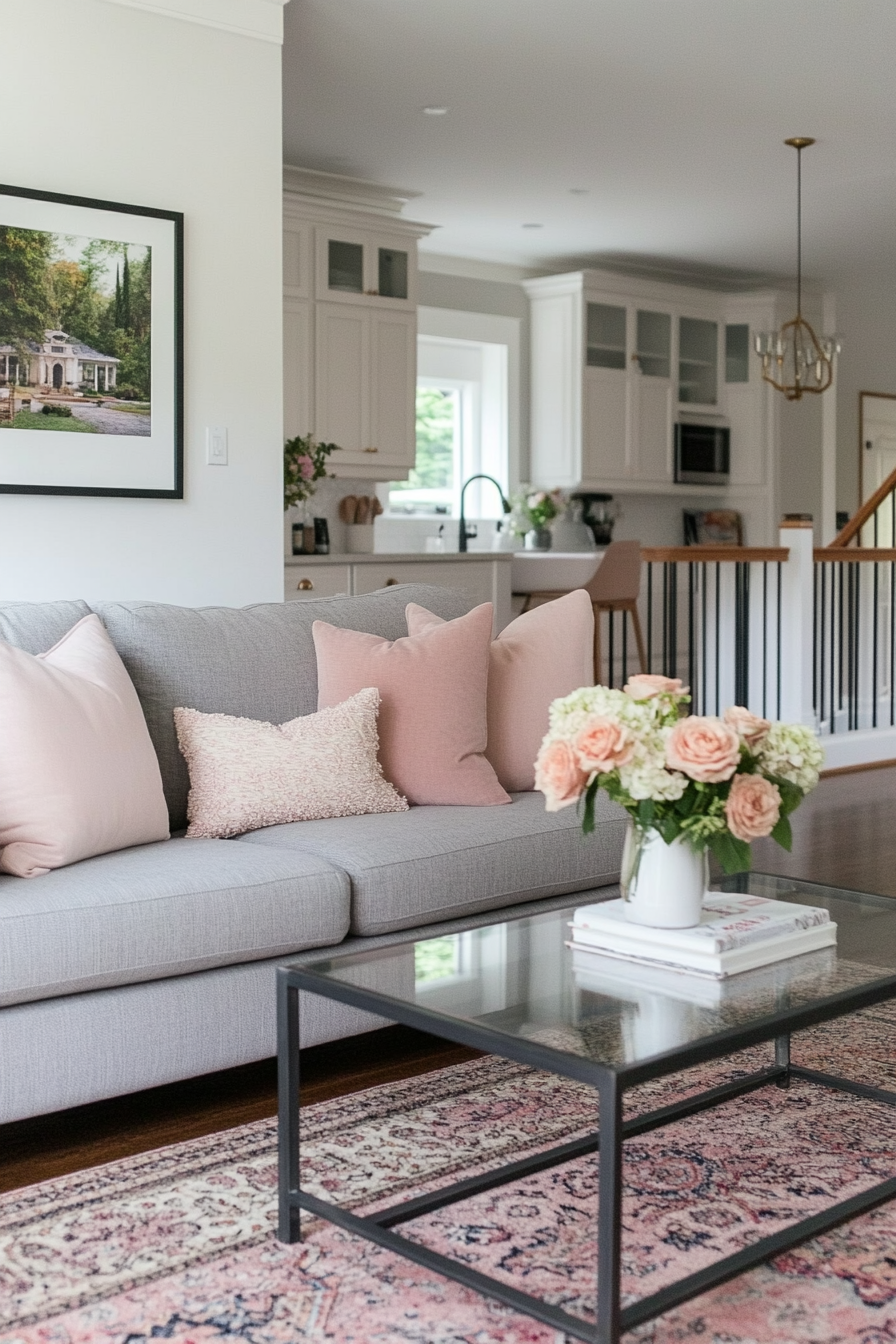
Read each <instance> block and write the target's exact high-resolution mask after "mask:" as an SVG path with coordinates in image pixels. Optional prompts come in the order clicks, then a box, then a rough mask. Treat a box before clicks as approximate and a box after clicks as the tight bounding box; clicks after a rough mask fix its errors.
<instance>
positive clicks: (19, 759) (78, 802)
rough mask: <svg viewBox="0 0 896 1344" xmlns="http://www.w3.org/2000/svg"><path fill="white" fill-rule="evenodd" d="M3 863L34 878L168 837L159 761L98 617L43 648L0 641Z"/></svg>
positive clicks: (0, 838)
mask: <svg viewBox="0 0 896 1344" xmlns="http://www.w3.org/2000/svg"><path fill="white" fill-rule="evenodd" d="M0 723H2V725H3V740H2V744H0V847H2V848H0V869H2V871H3V872H5V873H12V874H13V875H14V876H16V877H37V876H38V875H39V874H41V873H47V872H49V871H50V869H51V868H64V867H65V865H66V864H69V863H76V862H77V861H78V860H79V859H87V858H90V857H91V855H93V854H108V853H110V852H111V851H112V850H115V849H127V848H129V847H130V846H131V845H146V844H149V843H151V842H152V841H154V840H167V839H168V807H167V805H166V803H165V795H164V793H163V792H162V776H161V774H160V773H159V762H158V760H157V758H156V753H155V751H154V750H153V745H152V742H151V741H150V737H149V730H148V729H147V727H146V720H145V719H144V717H143V710H142V709H141V707H140V701H139V700H138V699H137V692H136V691H135V690H134V685H133V682H132V681H131V679H130V677H129V676H128V674H127V670H126V668H125V665H124V663H123V662H122V661H121V658H120V657H119V656H118V652H117V651H116V649H115V646H114V644H113V643H112V641H111V639H110V638H109V636H108V634H107V633H106V629H105V626H104V625H103V623H102V621H101V620H100V618H99V617H98V616H94V615H91V616H84V617H83V618H82V619H81V620H80V621H78V623H77V625H75V626H73V627H72V628H71V630H69V632H68V633H67V634H66V635H63V637H62V639H60V641H59V643H58V644H54V646H53V648H52V649H50V650H49V651H48V652H47V653H41V654H38V656H37V657H34V655H33V654H30V653H25V652H24V651H23V650H22V649H16V648H13V646H12V645H11V644H6V643H4V642H2V641H0Z"/></svg>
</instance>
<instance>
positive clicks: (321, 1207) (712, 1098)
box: [277, 966, 896, 1344]
mask: <svg viewBox="0 0 896 1344" xmlns="http://www.w3.org/2000/svg"><path fill="white" fill-rule="evenodd" d="M300 989H301V990H303V991H305V992H307V993H312V994H321V995H323V996H324V997H326V998H332V999H336V1000H338V1001H339V1002H341V1003H345V1004H349V1005H350V1006H351V1007H355V1008H363V1009H367V1010H368V1011H371V1012H375V1013H378V1014H379V1015H380V1016H382V1017H386V1018H388V1019H389V1020H391V1021H394V1022H400V1023H403V1024H404V1025H406V1026H409V1027H416V1028H418V1029H420V1030H422V1031H428V1032H431V1033H432V1034H433V1035H435V1036H440V1037H442V1038H443V1039H446V1040H450V1041H454V1042H456V1043H458V1044H460V1045H467V1046H471V1047H473V1048H475V1049H478V1050H484V1051H487V1052H488V1053H489V1054H496V1055H499V1056H502V1057H503V1058H505V1059H512V1060H514V1061H516V1062H517V1063H521V1064H528V1065H531V1066H532V1067H533V1068H537V1069H544V1070H545V1071H547V1072H550V1073H554V1074H560V1075H562V1076H565V1077H569V1078H573V1079H576V1080H577V1081H578V1082H584V1083H588V1084H590V1085H591V1086H593V1087H594V1088H595V1090H596V1091H597V1094H598V1098H599V1101H600V1112H599V1131H598V1132H596V1133H594V1134H590V1135H586V1136H584V1137H582V1138H578V1139H573V1140H571V1141H570V1142H567V1143H563V1144H560V1145H559V1146H557V1147H554V1148H551V1149H549V1150H547V1151H545V1152H540V1153H534V1154H532V1155H531V1156H529V1157H524V1158H521V1159H519V1160H518V1161H516V1162H510V1163H506V1164H504V1165H503V1166H501V1167H498V1168H496V1169H495V1170H493V1171H490V1172H486V1173H483V1174H482V1175H479V1176H473V1177H470V1178H468V1179H466V1180H461V1181H455V1182H453V1183H452V1184H451V1185H448V1186H445V1187H443V1188H442V1189H440V1190H435V1191H432V1192H431V1193H429V1194H425V1195H420V1196H418V1197H417V1198H416V1199H409V1200H405V1201H403V1202H400V1203H398V1204H393V1205H391V1206H390V1207H388V1208H385V1209H381V1210H380V1211H379V1212H377V1213H373V1214H368V1215H366V1216H363V1217H361V1216H359V1215H358V1214H355V1213H352V1212H351V1211H350V1210H348V1209H342V1208H339V1207H338V1206H337V1205H335V1204H330V1203H328V1202H326V1201H325V1200H322V1199H318V1198H317V1196H316V1195H312V1194H309V1193H308V1192H307V1191H303V1190H302V1189H301V1184H300V1175H299V990H300ZM893 998H896V975H890V976H882V977H881V979H880V980H878V981H875V982H874V983H873V984H872V985H868V986H864V987H861V988H858V989H852V990H845V991H842V992H841V993H839V994H836V995H833V996H831V997H830V998H828V999H826V1000H824V1001H823V1002H820V1003H817V1004H812V1005H809V1006H803V1007H797V1008H789V1007H785V1008H783V1009H781V1010H779V1011H776V1012H775V1013H774V1014H771V1015H769V1016H766V1017H764V1018H761V1019H758V1020H756V1021H754V1022H751V1023H750V1024H749V1025H747V1026H740V1027H731V1028H729V1029H727V1030H726V1031H724V1032H721V1033H719V1034H717V1035H715V1036H712V1037H708V1038H707V1039H706V1040H704V1041H699V1042H697V1043H696V1044H692V1045H688V1046H683V1047H680V1048H677V1049H675V1050H671V1051H668V1052H666V1053H665V1054H663V1055H656V1056H653V1057H652V1058H650V1059H648V1060H646V1061H644V1062H643V1063H636V1064H632V1065H624V1066H620V1067H618V1068H610V1067H608V1066H606V1065H601V1064H597V1063H595V1062H594V1061H593V1060H589V1059H586V1058H584V1057H580V1056H576V1055H562V1054H560V1052H558V1051H555V1050H551V1049H550V1048H549V1047H546V1046H544V1045H541V1044H540V1043H538V1042H536V1041H530V1040H524V1039H520V1038H514V1037H511V1036H507V1035H502V1034H500V1033H498V1032H496V1031H492V1030H491V1029H490V1028H488V1027H487V1026H482V1025H480V1024H479V1023H477V1022H475V1021H468V1020H464V1019H461V1018H452V1017H448V1016H446V1015H444V1014H441V1013H438V1012H435V1011H433V1010H432V1009H427V1008H421V1007H419V1006H417V1005H414V1004H409V1003H404V1002H402V1001H400V1000H397V999H392V998H390V997H388V996H387V995H384V994H378V993H376V992H375V991H373V990H367V989H363V988H361V987H360V986H357V985H350V984H346V983H343V982H341V981H338V980H332V979H329V978H327V977H326V976H325V975H320V974H315V973H314V972H313V971H309V970H307V969H306V968H304V967H301V966H281V967H280V968H278V971H277V1054H278V1089H279V1164H280V1170H279V1225H278V1236H279V1238H280V1240H281V1241H284V1242H290V1243H291V1242H297V1241H300V1240H301V1232H300V1227H299V1220H300V1210H301V1209H305V1210H307V1211H308V1212H309V1213H312V1214H315V1215H317V1216H319V1217H321V1218H324V1219H326V1220H327V1221H329V1222H331V1223H335V1224H337V1225H338V1226H339V1227H343V1228H345V1229H346V1230H347V1231H349V1232H353V1233H356V1234H357V1235H358V1236H361V1237H365V1238H366V1239H367V1240H368V1241H372V1242H375V1243H377V1244H378V1245H380V1246H384V1247H386V1248H387V1249H388V1250H391V1251H394V1252H396V1253H397V1254H399V1255H403V1256H405V1257H406V1258H407V1259H409V1260H413V1261H416V1263H417V1264H420V1265H423V1266H425V1267H426V1268H427V1269H430V1270H433V1271H434V1272H436V1273H438V1274H442V1275H444V1276H445V1277H447V1278H450V1279H454V1280H456V1281H457V1282H459V1283H462V1284H464V1285H465V1286H466V1287H467V1288H472V1289H475V1290H476V1291H477V1292H479V1293H482V1294H483V1295H484V1296H487V1297H491V1298H494V1299H496V1300H497V1301H499V1302H503V1303H504V1304H505V1305H507V1306H509V1307H512V1308H514V1309H515V1310H516V1311H519V1312H522V1313H524V1314H526V1315H528V1316H532V1317H534V1318H535V1319H536V1320H538V1321H542V1322H543V1323H544V1324H545V1325H549V1326H551V1327H553V1328H554V1329H555V1330H559V1331H565V1332H566V1333H567V1334H568V1335H571V1336H573V1337H574V1338H575V1339H580V1340H585V1341H587V1344H618V1340H619V1337H620V1335H621V1334H623V1333H624V1332H625V1331H626V1330H632V1329H634V1327H635V1326H637V1325H640V1324H642V1322H644V1321H648V1320H651V1319H653V1317H655V1316H659V1315H661V1314H662V1313H663V1312H665V1311H670V1310H671V1309H672V1308H673V1307H677V1306H680V1305H681V1304H682V1303H683V1302H687V1301H688V1300H689V1299H690V1298H693V1297H696V1296H698V1295H699V1294H700V1293H704V1292H706V1291H707V1290H708V1289H709V1288H713V1287H715V1286H716V1285H717V1284H720V1283H725V1282H727V1281H728V1280H729V1279H733V1278H735V1277H736V1276H737V1275H738V1274H742V1273H744V1272H745V1271H746V1270H748V1269H752V1268H754V1267H755V1266H757V1265H760V1264H762V1263H763V1262H764V1261H766V1260H769V1259H771V1258H772V1257H773V1256H775V1255H780V1254H781V1253H782V1252H784V1251H787V1250H789V1249H790V1248H791V1247H794V1246H797V1245H799V1244H800V1243H801V1242H804V1241H807V1240H808V1239H809V1238H810V1237H814V1236H818V1235H819V1234H820V1233H822V1232H826V1231H828V1230H829V1229H831V1228H833V1227H836V1226H837V1225H838V1224H840V1223H843V1222H846V1221H848V1220H849V1219H850V1218H854V1217H856V1215H858V1214H860V1213H863V1212H866V1211H867V1210H868V1209H872V1208H874V1207H875V1206H877V1205H879V1204H882V1203H884V1202H885V1201H886V1200H888V1199H890V1198H892V1197H893V1196H894V1195H896V1177H892V1178H890V1179H888V1180H886V1181H882V1182H880V1183H879V1184H877V1185H874V1186H871V1187H870V1188H869V1189H867V1190H864V1191H862V1192H861V1193H860V1194H858V1195H854V1196H852V1198H850V1199H847V1200H843V1201H842V1202H841V1203H839V1204H835V1205H832V1206H831V1207H830V1208H829V1209H826V1210H824V1211H822V1212H820V1213H816V1214H813V1215H812V1216H811V1217H809V1218H803V1219H801V1220H800V1221H799V1222H797V1223H794V1224H792V1225H791V1226H790V1227H786V1228H783V1229H782V1230H780V1231H779V1232H776V1233H774V1235H773V1236H769V1237H763V1238H762V1239H761V1240H759V1241H756V1242H754V1243H752V1245H750V1246H747V1247H744V1248H743V1249H742V1250H740V1251H736V1252H735V1253H734V1254H733V1255H729V1256H725V1257H724V1258H723V1259H722V1260H719V1261H717V1262H716V1263H715V1264H713V1265H708V1266H707V1267H706V1268H705V1269H702V1270H698V1271H697V1273H694V1274H690V1275H688V1276H687V1277H686V1278H683V1279H679V1280H678V1281H677V1282H676V1283H672V1284H669V1285H668V1286H667V1287H665V1288H662V1289H660V1290H659V1291H658V1292H655V1293H652V1294H650V1296H649V1297H644V1298H641V1299H640V1300H639V1301H637V1302H633V1303H632V1304H631V1305H629V1306H626V1307H623V1306H622V1305H621V1301H620V1267H621V1240H622V1145H623V1142H624V1141H625V1139H627V1138H633V1137H634V1136H636V1135H639V1134H645V1133H648V1132H649V1131H650V1130H653V1129H659V1128H661V1127H662V1126H663V1125H668V1124H670V1123H672V1122H673V1121H676V1120H681V1119H684V1118H685V1117H686V1116H689V1115H695V1114H697V1113H698V1112H700V1111H705V1110H709V1109H710V1108H712V1107H714V1106H718V1105H720V1104H722V1103H723V1102H726V1101H731V1100H733V1099H734V1098H736V1097H740V1096H744V1095H745V1094H747V1093H749V1092H753V1091H756V1090H757V1089H758V1088H761V1087H766V1086H769V1085H775V1084H776V1085H777V1086H779V1087H786V1086H788V1084H789V1082H790V1079H791V1078H800V1079H804V1080H806V1081H808V1082H813V1083H817V1084H820V1085H821V1086H823V1087H830V1088H835V1089H836V1090H838V1091H842V1092H849V1093H852V1094H853V1095H854V1096H859V1097H864V1098H867V1099H869V1100H871V1101H877V1102H883V1103H885V1104H887V1105H890V1106H896V1092H889V1091H885V1090H883V1089H882V1088H877V1087H870V1086H868V1085H866V1084H864V1083H857V1082H852V1081H851V1080H850V1079H847V1078H840V1077H837V1076H835V1075H832V1074H828V1073H822V1072H819V1071H817V1070H815V1069H807V1068H802V1067H800V1066H799V1065H796V1064H793V1063H791V1059H790V1035H791V1033H792V1032H796V1031H802V1030H804V1029H805V1028H806V1027H812V1026H816V1025H818V1024H819V1023H821V1022H829V1021H832V1020H834V1019H835V1018H838V1017H844V1016H846V1015H847V1014H848V1013H852V1012H857V1011H858V1010H859V1009H861V1008H868V1007H871V1006H872V1005H874V1004H876V1003H883V1002H886V1001H887V1000H889V999H893ZM772 1040H773V1041H774V1042H775V1063H774V1064H773V1065H770V1066H769V1067H768V1068H765V1069H761V1070H759V1071H757V1072H756V1073H752V1074H749V1075H746V1076H745V1077H743V1078H738V1079H736V1080H733V1081H732V1082H729V1083H724V1084H722V1085H721V1086H719V1087H714V1088H710V1089H709V1090H708V1091H704V1092H700V1093H697V1094H695V1095H694V1096H690V1097H686V1098H684V1099H683V1100H681V1101H677V1102H674V1103H672V1104H671V1105H668V1106H662V1107H660V1108H659V1109H657V1110H654V1111H649V1112H647V1113H645V1114H642V1115H635V1116H632V1117H631V1118H629V1119H624V1118H623V1114H622V1099H623V1094H624V1092H625V1091H626V1090H627V1089H629V1088H631V1087H635V1086H637V1084H639V1083H644V1082H648V1081H650V1080H651V1079H656V1078H662V1077H665V1076H667V1075H669V1074H672V1073H678V1072H680V1071H682V1070H685V1069H688V1068H691V1067H693V1066H694V1065H697V1064H702V1063H706V1062H708V1061H710V1060H713V1059H721V1058H723V1057H724V1056H726V1055H730V1054H733V1053H734V1052H735V1051H737V1050H742V1049H744V1048H746V1047H747V1046H751V1045H758V1044H760V1043H762V1042H764V1041H772ZM592 1152H597V1153H598V1161H599V1168H598V1174H599V1185H598V1192H599V1193H598V1227H597V1261H598V1263H597V1313H596V1315H597V1319H596V1324H595V1323H592V1322H591V1321H586V1320H584V1319H582V1318H581V1317H578V1316H573V1315H571V1314H570V1313H569V1312H567V1311H564V1310H563V1309H562V1308H560V1307H553V1306H551V1305H550V1304H548V1303H546V1302H543V1301H542V1300H541V1299H539V1298H536V1297H532V1296H531V1295H530V1294H528V1293H523V1292H520V1291H519V1290H518V1289H516V1288H513V1287H511V1286H510V1285H509V1284H505V1283H501V1282H499V1281H498V1280H497V1279H493V1278H491V1277H489V1276H488V1275H486V1274H481V1273H480V1272H479V1271H478V1270H475V1269H472V1268H470V1267H469V1266H468V1265H464V1264H461V1263H460V1262H459V1261H457V1260H452V1259H450V1258H449V1257H447V1256H445V1255H441V1254H440V1253H439V1252H437V1251H433V1250H430V1249H429V1248H428V1247H427V1246H424V1245H421V1244H420V1243H419V1242H415V1241H409V1240H408V1239H407V1238H406V1237H401V1236H399V1235H398V1234H397V1233H396V1232H393V1231H392V1230H391V1229H392V1228H394V1227H398V1226H399V1225H400V1224H402V1223H406V1222H409V1221H411V1220H412V1219H414V1218H420V1217H422V1216H423V1215H424V1214H427V1213H432V1212H433V1211H435V1210H436V1209H441V1208H445V1207H446V1206H447V1205H450V1204H454V1203H456V1202H458V1201H459V1200H463V1199H468V1198H470V1196H472V1195H475V1194H478V1193H480V1192H482V1191H485V1190H491V1189H494V1188H495V1187H496V1186H500V1185H505V1184H507V1183H508V1182H510V1181H515V1180H519V1179H520V1178H521V1177H524V1176H527V1175H531V1174H533V1173H534V1172H538V1171H544V1170H546V1169H548V1168H550V1167H554V1166H557V1165H559V1164H560V1163H563V1162H568V1161H570V1160H571V1159H572V1158H575V1157H579V1156H581V1155H583V1154H585V1153H592Z"/></svg>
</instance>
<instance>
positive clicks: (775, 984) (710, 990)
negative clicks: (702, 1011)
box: [569, 933, 836, 1011]
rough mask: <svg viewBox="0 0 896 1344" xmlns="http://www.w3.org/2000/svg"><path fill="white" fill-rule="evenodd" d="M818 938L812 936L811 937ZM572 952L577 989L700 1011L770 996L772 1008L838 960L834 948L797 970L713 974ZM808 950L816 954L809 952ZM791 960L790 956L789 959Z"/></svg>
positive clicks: (801, 961) (802, 961) (777, 967)
mask: <svg viewBox="0 0 896 1344" xmlns="http://www.w3.org/2000/svg"><path fill="white" fill-rule="evenodd" d="M810 936H811V937H813V938H814V937H815V936H816V935H815V934H814V933H813V934H811V935H810ZM569 946H570V947H571V948H572V973H573V980H574V982H575V986H576V989H585V990H588V991H589V992H590V993H592V994H603V995H607V996H609V997H612V998H617V999H623V1000H627V1001H629V1002H638V1001H639V1000H640V999H641V998H642V997H643V995H644V994H653V995H660V996H662V997H663V998H670V999H676V1000H679V1001H681V1002H683V1003H690V1004H695V1005H696V1006H697V1007H700V1008H718V1007H719V1005H720V1004H723V1003H739V1002H742V1001H744V1000H745V999H751V1000H752V999H753V998H754V997H756V998H757V999H762V998H763V997H768V996H771V999H772V1002H771V1003H770V1005H769V1010H770V1011H771V1009H772V1008H773V1007H774V995H775V993H776V992H777V991H778V990H779V989H780V988H781V987H782V986H783V985H785V984H786V985H792V984H793V983H794V982H796V983H797V984H799V983H801V982H803V981H807V980H811V979H812V978H813V977H814V976H817V975H818V974H819V973H822V972H824V971H825V970H829V969H830V964H831V959H832V958H834V957H836V953H835V952H834V950H833V949H832V948H826V949H819V950H816V951H815V956H812V957H809V958H804V957H803V956H800V957H799V958H798V961H797V964H796V965H795V966H794V967H792V968H791V967H789V966H785V965H784V964H782V962H781V961H776V962H774V963H771V964H766V965H765V966H763V967H756V968H755V969H753V971H752V973H751V974H738V975H735V976H730V975H729V976H709V975H702V974H695V973H694V971H691V970H688V969H686V968H682V967H678V966H666V965H663V964H662V963H660V962H643V961H633V960H631V959H630V958H627V957H611V956H608V955H607V954H606V953H604V952H598V951H597V950H596V948H590V947H589V948H584V947H577V946H575V945H574V944H572V943H570V944H569ZM805 951H807V952H810V951H813V949H812V948H806V949H805ZM788 960H790V958H789V957H788Z"/></svg>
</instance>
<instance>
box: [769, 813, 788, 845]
mask: <svg viewBox="0 0 896 1344" xmlns="http://www.w3.org/2000/svg"><path fill="white" fill-rule="evenodd" d="M772 839H773V840H775V841H777V843H778V844H779V845H780V846H781V848H782V849H786V850H787V852H788V854H789V853H790V851H791V849H792V848H793V831H792V830H791V826H790V819H789V818H788V817H787V816H785V815H784V813H783V812H782V813H781V816H780V817H779V818H778V820H777V822H776V823H775V828H774V830H773V831H772Z"/></svg>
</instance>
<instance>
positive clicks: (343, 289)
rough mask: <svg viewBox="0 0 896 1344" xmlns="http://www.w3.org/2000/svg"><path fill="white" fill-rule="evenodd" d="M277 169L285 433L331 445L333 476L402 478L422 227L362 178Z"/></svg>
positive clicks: (406, 468)
mask: <svg viewBox="0 0 896 1344" xmlns="http://www.w3.org/2000/svg"><path fill="white" fill-rule="evenodd" d="M285 174H286V186H287V189H286V191H285V194H284V223H283V348H284V369H283V375H284V424H285V431H286V434H287V435H288V436H292V435H295V434H307V433H311V434H313V435H314V437H315V438H316V439H317V440H319V441H321V442H326V443H336V444H338V445H339V447H340V449H341V451H340V452H339V453H334V454H333V456H332V457H331V458H330V459H329V462H328V467H329V468H330V469H331V470H332V471H333V472H334V473H335V475H336V476H342V477H361V478H362V479H366V480H374V481H375V480H400V479H402V478H406V477H407V475H408V473H409V472H410V470H411V468H412V467H413V465H414V460H415V456H416V442H415V434H414V406H415V399H416V369H417V349H416V346H417V240H418V238H420V237H422V236H423V235H424V234H426V233H428V232H429V227H428V226H427V225H425V224H416V223H413V222H411V221H410V220H405V219H404V218H401V217H399V215H398V211H399V210H400V208H401V206H402V204H403V201H402V200H401V199H400V198H398V197H394V196H392V195H391V194H390V193H388V192H387V191H385V190H383V191H381V192H378V190H377V189H376V188H371V187H370V186H369V184H365V183H353V182H351V181H350V179H343V178H334V177H331V176H329V175H327V174H318V173H312V172H305V171H304V170H301V169H286V170H285ZM367 198H369V199H370V208H369V209H365V208H363V206H364V201H365V199H367ZM384 468H387V469H388V470H386V471H384Z"/></svg>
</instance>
